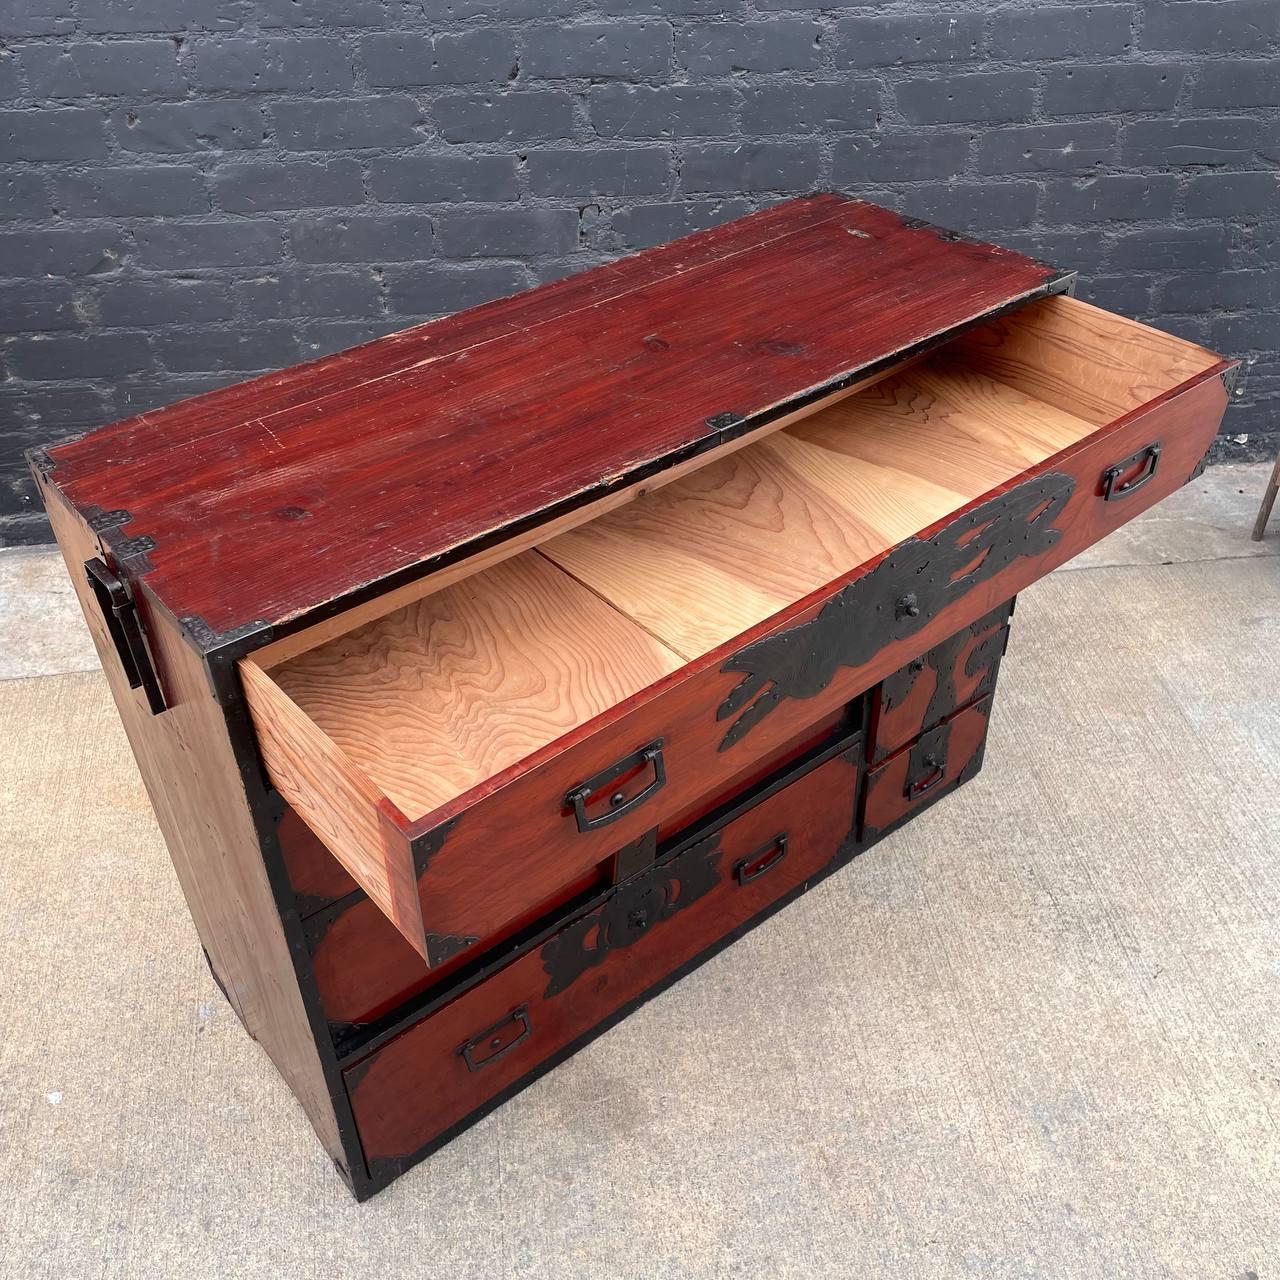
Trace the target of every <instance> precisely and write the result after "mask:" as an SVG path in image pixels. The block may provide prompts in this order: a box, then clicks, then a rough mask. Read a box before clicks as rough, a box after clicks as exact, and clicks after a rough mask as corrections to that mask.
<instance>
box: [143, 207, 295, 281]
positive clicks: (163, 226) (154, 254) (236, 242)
mask: <svg viewBox="0 0 1280 1280" xmlns="http://www.w3.org/2000/svg"><path fill="white" fill-rule="evenodd" d="M134 239H135V240H136V242H137V245H138V259H139V261H140V262H141V263H142V265H143V266H147V267H161V268H177V269H179V270H189V269H191V268H194V267H259V266H263V265H266V264H269V263H273V262H277V261H279V259H280V257H281V254H282V253H283V250H284V237H283V232H282V230H281V228H280V224H279V223H276V222H268V221H265V220H257V221H254V220H251V219H249V218H236V219H234V220H228V221H225V222H162V223H155V224H153V225H151V226H147V227H139V228H138V229H137V230H136V231H135V232H134Z"/></svg>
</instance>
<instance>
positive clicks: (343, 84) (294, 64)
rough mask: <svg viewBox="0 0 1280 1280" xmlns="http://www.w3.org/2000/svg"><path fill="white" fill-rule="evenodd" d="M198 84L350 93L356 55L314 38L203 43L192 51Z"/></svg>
mask: <svg viewBox="0 0 1280 1280" xmlns="http://www.w3.org/2000/svg"><path fill="white" fill-rule="evenodd" d="M192 56H193V59H194V62H195V79H196V83H197V84H199V85H200V86H201V88H204V89H227V90H231V91H232V92H235V93H279V92H293V93H313V92H317V91H327V90H331V89H333V90H342V89H350V88H351V87H352V85H353V84H354V83H355V73H354V71H353V69H352V60H351V54H350V53H349V52H348V50H347V49H346V47H345V46H344V45H343V44H342V43H341V42H340V41H337V40H330V39H326V38H321V37H319V36H309V37H303V38H299V39H288V38H281V37H267V38H258V39H254V40H202V41H200V42H199V43H198V44H196V46H195V48H194V50H193V54H192Z"/></svg>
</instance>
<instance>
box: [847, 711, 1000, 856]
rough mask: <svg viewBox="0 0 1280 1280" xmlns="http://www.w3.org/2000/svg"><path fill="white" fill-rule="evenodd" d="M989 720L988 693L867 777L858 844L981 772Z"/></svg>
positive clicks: (875, 837) (886, 831) (869, 840)
mask: <svg viewBox="0 0 1280 1280" xmlns="http://www.w3.org/2000/svg"><path fill="white" fill-rule="evenodd" d="M990 715H991V695H990V694H988V695H987V696H986V697H985V698H982V699H980V700H979V701H977V702H975V703H974V704H973V706H971V707H967V708H965V710H963V711H958V712H957V713H956V714H955V715H953V716H952V717H951V718H950V719H949V720H944V721H943V722H942V723H941V724H940V725H937V726H935V727H934V728H933V729H930V730H929V731H928V732H927V733H923V734H921V735H920V737H919V738H917V739H916V740H915V741H914V742H912V743H910V744H909V745H908V746H905V747H903V748H902V749H901V750H899V751H898V752H897V753H896V754H895V755H892V756H890V757H889V759H888V760H886V761H885V762H884V763H883V764H880V765H877V766H876V767H875V768H874V769H872V770H871V771H870V772H869V773H868V774H867V785H866V790H865V792H864V794H863V807H862V822H861V825H860V830H861V839H862V843H863V845H869V844H871V843H873V842H874V841H876V840H879V839H880V838H881V837H882V836H886V835H888V834H889V832H890V831H892V830H894V828H896V827H899V826H901V825H902V823H904V822H906V821H907V819H908V818H913V817H915V815H916V814H918V813H920V812H922V811H923V810H925V809H927V808H928V807H929V806H930V805H931V804H933V803H934V802H935V801H936V800H940V799H941V798H942V797H943V796H945V795H948V794H950V793H951V792H952V791H954V790H955V789H956V788H957V787H958V786H960V785H961V784H962V783H965V782H968V781H969V779H970V778H972V777H973V776H974V775H975V774H976V773H977V772H978V770H979V769H981V768H982V756H983V752H984V750H985V749H986V744H987V723H988V720H989V718H990Z"/></svg>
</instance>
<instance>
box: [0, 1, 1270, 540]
mask: <svg viewBox="0 0 1280 1280" xmlns="http://www.w3.org/2000/svg"><path fill="white" fill-rule="evenodd" d="M0 99H3V102H2V103H0V156H2V157H3V159H4V160H5V162H6V163H5V164H4V166H3V169H2V170H0V219H3V221H2V222H0V322H2V329H3V339H2V342H0V366H2V370H3V382H0V539H3V540H8V541H18V542H20V541H39V540H43V539H45V538H46V537H47V536H48V535H47V526H46V525H45V523H44V520H43V517H42V515H41V514H40V513H39V512H38V510H37V509H36V505H35V503H34V495H33V491H32V487H31V485H30V483H29V482H28V481H27V479H26V477H25V467H24V465H23V464H22V462H21V458H20V451H21V449H22V447H24V446H27V445H31V444H37V443H42V442H49V441H53V440H57V439H59V438H61V437H64V436H67V435H69V434H73V433H76V432H81V431H85V430H87V429H89V428H92V427H94V426H97V425H99V424H101V423H103V422H107V421H110V420H112V419H115V418H119V417H123V416H125V415H128V414H133V413H137V412H139V411H141V410H145V409H149V408H153V407H155V406H158V405H162V404H166V403H168V402H169V401H172V400H175V399H178V398H180V397H182V396H185V395H189V394H191V393H193V392H197V391H201V390H204V389H207V388H209V387H213V386H217V385H219V384H221V383H223V382H226V381H231V380H234V379H238V378H241V377H244V376H245V375H247V374H249V373H251V372H253V371H255V370H262V369H269V368H274V367H278V366H281V365H286V364H290V363H293V362H296V361H298V360H302V359H305V358H307V357H312V356H316V355H319V354H321V353H324V352H328V351H332V350H335V349H337V348H340V347H343V346H347V345H350V344H352V343H355V342H358V341H361V340H363V339H366V338H368V337H370V336H371V335H375V334H379V333H383V332H387V331H390V330H394V329H397V328H401V327H403V326H405V325H408V324H410V323H413V322H414V321H418V320H421V319H423V318H426V317H429V316H434V315H439V314H442V313H446V312H449V311H452V310H455V309H457V308H460V307H466V306H469V305H471V304H473V303H477V302H480V301H483V300H485V299H487V298H491V297H494V296H495V295H499V294H504V293H508V292H511V291H513V290H517V289H521V288H525V287H527V286H529V285H532V284H535V283H537V282H539V281H543V280H548V279H552V278H554V277H556V276H559V275H561V274H562V273H565V272H569V271H575V270H578V269H580V268H582V267H585V266H588V265H591V264H593V263H596V262H600V261H604V260H607V259H609V258H611V257H613V256H615V255H617V254H620V253H625V252H628V251H630V250H634V249H638V248H641V247H643V246H646V245H651V244H654V243H657V242H660V241H663V240H666V239H669V238H671V237H673V236H676V235H679V234H681V233H683V232H686V231H690V230H693V229H696V228H699V227H703V226H707V225H708V224H710V223H713V222H715V221H717V220H720V219H725V218H730V217H734V216H736V215H738V214H741V213H745V212H747V211H748V210H750V209H753V208H756V207H758V206H760V205H763V204H767V203H769V202H770V201H773V200H775V199H777V198H779V197H782V196H784V195H789V194H793V193H798V192H806V191H811V190H814V189H819V188H840V189H843V190H848V191H853V192H857V193H859V194H862V195H865V196H867V197H869V198H871V199H874V200H878V201H881V202H884V203H886V204H891V205H895V206H900V207H901V208H903V209H905V210H908V211H909V212H911V213H914V214H917V215H921V216H923V217H926V218H929V219H931V220H934V221H937V222H940V223H943V224H948V225H951V226H955V227H960V228H964V229H968V230H973V231H977V232H979V233H982V234H985V235H987V236H988V237H989V238H992V239H995V240H999V241H1001V242H1003V243H1006V244H1010V245H1012V246H1014V247H1017V248H1022V249H1026V250H1028V251H1030V252H1031V253H1033V254H1035V255H1037V256H1039V257H1043V258H1047V259H1049V260H1051V261H1054V262H1057V263H1060V264H1062V265H1069V266H1075V267H1077V268H1078V269H1079V270H1080V272H1081V276H1082V288H1081V295H1082V296H1083V297H1086V298H1090V299H1093V300H1095V301H1097V302H1099V303H1100V304H1101V305H1103V306H1107V307H1112V308H1115V309H1116V310H1119V311H1122V312H1125V313H1126V314H1129V315H1134V316H1140V317H1142V318H1144V319H1147V320H1150V321H1152V322H1154V323H1155V324H1157V325H1160V326H1161V327H1164V328H1167V329H1170V330H1172V331H1173V332H1175V333H1179V334H1182V335H1185V336H1186V337H1189V338H1192V339H1195V340H1198V341H1202V342H1205V343H1207V344H1209V345H1211V346H1214V347H1218V348H1221V349H1222V350H1224V351H1227V352H1231V353H1233V354H1237V355H1242V356H1247V357H1249V358H1250V360H1251V361H1252V367H1251V370H1250V372H1249V375H1248V377H1247V378H1246V379H1245V380H1244V384H1243V387H1242V394H1241V396H1240V397H1239V400H1238V403H1237V405H1236V407H1235V409H1234V410H1233V412H1232V414H1230V415H1229V416H1228V422H1227V428H1226V430H1227V433H1228V441H1225V442H1224V453H1226V454H1227V455H1230V454H1231V453H1232V452H1233V450H1234V452H1235V453H1237V454H1238V453H1247V454H1249V455H1250V456H1258V455H1259V454H1261V453H1262V452H1264V451H1265V450H1266V449H1267V448H1273V447H1274V446H1275V444H1276V439H1275V437H1276V433H1277V429H1278V428H1280V413H1278V412H1277V406H1278V405H1280V357H1278V356H1277V347H1280V184H1278V182H1277V171H1276V165H1277V160H1280V110H1278V109H1277V104H1280V0H1173V2H1171V3H1158V2H1156V0H1148V2H1146V3H1131V4H1121V3H1115V4H1113V3H1100V4H1093V5H1086V4H1072V3H1065V4H1063V3H1059V4H1042V3H1028V2H1026V0H1020V2H1018V3H1013V4H1009V5H1005V6H1001V7H992V6H991V5H989V4H985V3H980V2H979V0H958V2H957V3H954V4H942V5H939V4H930V3H926V2H925V0H894V2H892V3H889V4H881V5H871V4H863V5H859V6H854V5H850V6H842V5H828V4H821V3H806V0H0ZM1239 436H1248V437H1249V440H1248V442H1247V443H1244V444H1240V443H1239V442H1237V443H1236V444H1235V445H1234V446H1233V445H1231V444H1230V443H1229V440H1230V437H1239Z"/></svg>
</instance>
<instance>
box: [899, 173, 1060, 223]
mask: <svg viewBox="0 0 1280 1280" xmlns="http://www.w3.org/2000/svg"><path fill="white" fill-rule="evenodd" d="M1038 194H1039V188H1038V187H1037V185H1036V184H1035V183H1034V182H945V183H931V184H929V185H927V186H919V187H909V188H906V189H905V190H904V191H903V193H902V207H903V209H904V210H905V211H906V212H907V213H910V214H912V215H914V216H915V217H918V218H924V219H925V220H926V221H928V222H933V223H936V224H937V225H938V226H942V227H953V228H955V229H956V230H957V231H970V230H972V231H979V232H981V231H985V230H989V229H995V228H1000V227H1022V226H1026V224H1027V223H1028V222H1030V221H1032V220H1033V219H1034V217H1035V212H1036V197H1037V195H1038Z"/></svg>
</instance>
